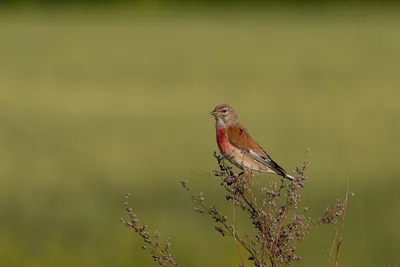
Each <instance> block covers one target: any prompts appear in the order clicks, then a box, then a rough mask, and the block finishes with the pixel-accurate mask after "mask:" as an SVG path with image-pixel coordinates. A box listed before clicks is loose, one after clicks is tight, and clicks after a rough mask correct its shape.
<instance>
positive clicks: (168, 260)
mask: <svg viewBox="0 0 400 267" xmlns="http://www.w3.org/2000/svg"><path fill="white" fill-rule="evenodd" d="M125 198H126V202H125V210H126V212H127V213H128V216H129V218H130V221H125V220H124V218H121V222H122V223H123V224H124V225H125V226H126V227H128V228H130V229H133V230H134V232H135V233H137V234H139V236H140V237H141V238H142V239H143V241H144V243H145V244H146V245H144V246H142V248H143V249H144V250H146V251H147V252H149V253H150V254H151V255H152V257H153V260H154V261H155V262H156V263H158V264H159V265H162V266H178V264H177V263H176V262H175V260H174V259H173V258H172V256H171V254H169V247H170V245H171V242H170V238H169V237H166V238H165V241H164V245H160V243H159V241H160V233H159V232H158V231H155V232H154V233H153V234H152V235H151V234H150V233H149V232H148V231H147V225H145V224H140V223H139V219H138V218H137V216H136V214H134V213H133V212H132V208H130V207H128V198H129V194H127V195H126V196H125Z"/></svg>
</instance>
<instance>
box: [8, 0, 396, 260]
mask: <svg viewBox="0 0 400 267" xmlns="http://www.w3.org/2000/svg"><path fill="white" fill-rule="evenodd" d="M18 2H20V1H18ZM22 2H24V1H22ZM152 3H160V2H157V1H154V2H152ZM150 4H151V3H150ZM399 14H400V12H399V11H398V9H397V8H393V7H377V6H369V7H363V8H361V7H358V6H351V7H344V6H329V7H327V6H324V7H321V6H319V7H312V6H309V7H307V8H296V7H293V6H285V7H284V6H280V7H277V6H273V7H271V6H270V7H268V6H263V7H262V8H251V7H245V6H242V7H237V8H234V9H225V8H219V7H217V8H215V7H214V8H211V7H210V8H206V7H205V6H202V7H197V8H196V7H191V8H186V9H182V8H177V7H176V6H175V8H164V7H159V6H158V5H156V4H154V5H152V8H145V7H143V6H141V7H140V8H138V7H137V6H135V5H128V4H127V5H126V6H124V5H105V6H100V7H99V6H94V7H93V8H91V6H90V5H85V6H75V7H71V6H57V7H51V6H48V5H45V6H36V5H31V4H30V2H27V1H25V2H24V3H22V4H21V5H14V6H1V11H0V33H1V37H0V38H1V41H0V121H1V123H0V125H1V126H0V137H1V138H0V179H1V180H0V211H1V214H2V215H1V220H0V236H1V238H0V251H1V257H0V266H155V264H154V263H153V262H152V259H151V257H150V256H149V255H147V254H146V252H144V251H142V250H141V248H140V246H141V240H140V239H139V238H138V237H137V236H136V235H134V234H133V233H132V232H130V231H129V229H127V228H124V226H123V225H122V224H121V223H120V221H119V220H120V218H121V217H124V216H125V212H124V206H123V203H124V201H125V199H124V196H125V194H126V193H127V192H130V193H131V198H130V203H131V205H132V207H133V209H134V211H135V212H136V213H137V215H138V216H139V218H140V219H141V221H142V222H144V223H146V224H148V225H149V227H150V230H158V231H160V232H161V234H162V235H163V236H164V237H165V235H168V236H170V237H171V238H172V247H171V253H172V255H173V256H174V258H175V259H176V260H177V261H178V262H179V264H180V266H237V265H238V256H237V253H236V247H235V244H234V242H233V241H232V240H230V239H229V238H223V237H221V236H220V235H218V233H216V232H215V231H214V230H213V224H212V222H211V221H210V220H209V218H207V217H205V216H201V215H200V214H197V213H195V212H194V211H193V206H192V203H191V201H190V199H189V196H188V195H187V193H186V192H185V191H184V190H183V189H182V188H181V186H180V182H179V181H180V180H189V184H190V185H191V187H192V188H193V189H194V190H195V191H204V194H205V197H206V200H208V203H210V204H217V205H218V206H221V207H224V206H225V210H227V214H228V215H230V208H229V206H226V205H227V204H226V202H225V200H224V194H223V190H222V189H221V188H220V186H219V181H218V179H216V178H214V177H209V175H208V174H209V173H210V172H211V171H212V170H213V169H214V168H215V167H216V162H215V160H214V158H213V156H212V153H213V151H214V150H216V149H217V146H216V144H215V133H214V121H213V118H212V117H211V116H210V115H209V112H210V111H211V110H212V109H213V108H214V106H216V105H217V104H220V103H229V104H231V105H232V106H233V107H234V108H235V109H236V111H237V112H238V113H239V115H240V119H241V121H242V122H243V123H244V124H245V125H246V127H247V128H248V129H249V131H250V133H251V134H252V135H253V137H254V138H255V139H256V140H257V141H258V143H260V144H261V145H262V146H263V147H264V148H265V149H266V150H267V151H268V153H269V154H270V155H271V156H272V158H273V159H275V160H276V161H277V162H278V163H279V164H280V165H282V166H283V167H284V168H285V169H287V170H289V171H290V170H293V169H294V168H295V167H296V166H298V165H300V164H301V163H302V162H303V161H304V160H306V159H308V160H310V161H311V162H312V164H311V166H310V167H309V169H308V172H307V173H308V175H309V181H308V183H307V188H306V190H304V194H303V196H302V203H303V204H305V205H308V206H310V210H311V211H310V213H311V214H313V215H315V216H318V215H320V214H322V212H323V209H324V207H325V206H326V205H327V204H329V203H332V202H334V201H335V200H336V198H338V197H340V198H343V196H344V193H345V189H346V183H347V179H348V177H350V187H351V188H352V189H354V191H355V194H356V197H355V198H354V199H352V201H351V202H350V204H349V207H348V217H347V220H346V225H345V233H344V243H343V246H342V250H341V256H340V265H339V266H374V267H375V266H392V267H393V266H399V264H400V260H399V257H398V250H399V248H400V227H399V223H400V209H399V207H398V204H399V203H400V195H399V193H398V192H399V189H400V182H399V174H400V171H399V163H398V162H397V160H398V155H397V153H399V151H400V142H399V135H400V121H399V120H400V105H399V100H400V91H399V88H400V53H399V51H400V50H399V47H400V16H399ZM306 148H310V149H311V153H310V154H309V155H307V156H306V155H305V150H306ZM350 170H351V171H350ZM270 180H279V178H278V177H277V176H273V175H268V174H262V175H260V183H261V184H262V185H264V186H265V185H267V183H268V181H270ZM333 236H334V232H333V231H332V229H330V228H327V229H325V230H323V229H322V230H317V231H316V232H314V233H313V234H312V235H311V236H309V237H308V238H307V239H306V240H305V241H304V242H303V244H302V245H299V246H298V247H299V254H300V255H301V256H302V257H303V260H302V261H300V262H299V263H298V264H296V266H326V260H327V258H328V250H329V249H326V247H329V246H330V245H331V242H332V239H333Z"/></svg>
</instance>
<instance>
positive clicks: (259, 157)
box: [210, 104, 294, 181]
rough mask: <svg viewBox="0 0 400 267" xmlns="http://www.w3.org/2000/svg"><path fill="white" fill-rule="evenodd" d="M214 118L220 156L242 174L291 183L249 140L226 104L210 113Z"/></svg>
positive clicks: (289, 177) (247, 134) (282, 171)
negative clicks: (271, 176) (263, 175)
mask: <svg viewBox="0 0 400 267" xmlns="http://www.w3.org/2000/svg"><path fill="white" fill-rule="evenodd" d="M210 115H212V116H213V117H214V118H215V130H216V137H217V144H218V147H219V150H220V151H221V153H222V155H223V156H224V157H225V158H226V159H227V160H229V161H230V162H231V163H232V164H233V165H235V166H236V167H238V168H239V169H241V170H243V171H244V173H260V172H266V173H273V174H277V175H280V176H282V180H283V178H286V179H288V180H291V181H293V180H294V177H293V176H290V175H289V174H287V173H286V171H285V170H284V169H283V168H282V167H281V166H279V165H278V164H277V163H276V162H275V161H273V160H272V159H271V157H270V156H268V154H267V153H266V152H265V151H264V150H263V149H262V148H261V147H260V146H259V145H258V144H257V143H256V142H255V141H254V140H253V138H251V136H250V134H249V133H248V131H247V129H246V128H245V127H244V126H243V125H242V124H241V123H240V122H239V120H238V116H237V114H236V112H235V110H234V109H233V108H232V107H231V106H230V105H228V104H220V105H218V106H216V107H215V108H214V110H213V111H212V112H211V113H210Z"/></svg>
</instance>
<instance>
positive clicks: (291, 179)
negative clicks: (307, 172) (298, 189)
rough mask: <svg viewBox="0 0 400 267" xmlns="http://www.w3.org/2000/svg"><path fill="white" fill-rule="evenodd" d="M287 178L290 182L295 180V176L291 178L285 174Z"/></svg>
mask: <svg viewBox="0 0 400 267" xmlns="http://www.w3.org/2000/svg"><path fill="white" fill-rule="evenodd" d="M285 178H286V179H288V180H290V181H293V180H294V177H293V176H290V175H289V174H287V173H285Z"/></svg>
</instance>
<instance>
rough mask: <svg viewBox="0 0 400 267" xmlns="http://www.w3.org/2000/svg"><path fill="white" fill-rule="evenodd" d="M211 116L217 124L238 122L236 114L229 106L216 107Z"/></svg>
mask: <svg viewBox="0 0 400 267" xmlns="http://www.w3.org/2000/svg"><path fill="white" fill-rule="evenodd" d="M210 114H211V115H212V116H214V118H215V120H216V121H217V122H218V121H222V122H223V123H224V124H225V125H231V124H234V123H236V120H237V116H236V112H235V111H234V110H233V108H232V107H231V106H229V105H228V104H220V105H218V106H216V107H215V108H214V110H213V111H212V112H211V113H210Z"/></svg>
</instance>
